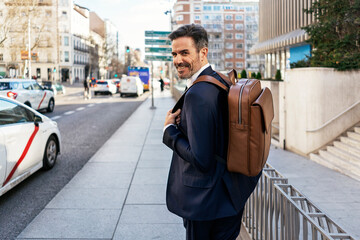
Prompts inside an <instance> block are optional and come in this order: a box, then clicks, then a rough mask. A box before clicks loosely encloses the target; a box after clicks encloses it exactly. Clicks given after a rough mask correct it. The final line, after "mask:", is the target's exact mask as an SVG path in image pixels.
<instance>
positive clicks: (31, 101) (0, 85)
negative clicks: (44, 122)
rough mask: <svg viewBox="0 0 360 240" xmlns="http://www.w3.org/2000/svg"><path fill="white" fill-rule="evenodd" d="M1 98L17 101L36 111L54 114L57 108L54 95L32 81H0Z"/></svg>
mask: <svg viewBox="0 0 360 240" xmlns="http://www.w3.org/2000/svg"><path fill="white" fill-rule="evenodd" d="M0 96H6V97H9V98H12V99H16V100H17V101H19V102H21V103H24V104H26V105H27V106H29V107H32V108H33V109H35V110H42V109H46V110H47V111H48V112H52V111H54V107H55V99H54V93H53V92H52V91H51V90H47V89H44V88H43V87H42V86H41V85H40V84H38V83H37V82H36V81H35V80H32V79H0Z"/></svg>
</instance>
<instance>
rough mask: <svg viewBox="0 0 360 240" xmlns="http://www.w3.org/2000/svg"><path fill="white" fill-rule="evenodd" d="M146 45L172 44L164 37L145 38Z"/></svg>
mask: <svg viewBox="0 0 360 240" xmlns="http://www.w3.org/2000/svg"><path fill="white" fill-rule="evenodd" d="M145 45H171V41H170V40H164V39H145Z"/></svg>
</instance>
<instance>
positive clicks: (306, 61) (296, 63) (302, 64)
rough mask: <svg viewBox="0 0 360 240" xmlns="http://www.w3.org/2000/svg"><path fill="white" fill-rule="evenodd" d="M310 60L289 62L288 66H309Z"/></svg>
mask: <svg viewBox="0 0 360 240" xmlns="http://www.w3.org/2000/svg"><path fill="white" fill-rule="evenodd" d="M310 66H311V65H310V60H309V59H303V60H299V61H297V62H294V63H290V68H302V67H310Z"/></svg>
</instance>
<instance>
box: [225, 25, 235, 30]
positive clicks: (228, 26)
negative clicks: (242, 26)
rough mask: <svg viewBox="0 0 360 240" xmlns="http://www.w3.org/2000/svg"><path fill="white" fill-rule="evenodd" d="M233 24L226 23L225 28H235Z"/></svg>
mask: <svg viewBox="0 0 360 240" xmlns="http://www.w3.org/2000/svg"><path fill="white" fill-rule="evenodd" d="M233 28H234V27H233V25H232V24H225V29H226V30H233Z"/></svg>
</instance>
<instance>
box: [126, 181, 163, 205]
mask: <svg viewBox="0 0 360 240" xmlns="http://www.w3.org/2000/svg"><path fill="white" fill-rule="evenodd" d="M165 201H166V185H165V184H164V185H150V184H148V185H131V187H130V191H129V194H128V196H127V198H126V203H125V204H165Z"/></svg>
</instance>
